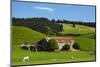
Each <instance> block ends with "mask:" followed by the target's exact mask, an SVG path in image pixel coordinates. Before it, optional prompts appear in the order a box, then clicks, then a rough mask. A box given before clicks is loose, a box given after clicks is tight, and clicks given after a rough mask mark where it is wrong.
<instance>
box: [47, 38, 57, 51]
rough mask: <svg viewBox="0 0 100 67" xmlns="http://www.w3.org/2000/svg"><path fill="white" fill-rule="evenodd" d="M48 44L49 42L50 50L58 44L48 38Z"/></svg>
mask: <svg viewBox="0 0 100 67" xmlns="http://www.w3.org/2000/svg"><path fill="white" fill-rule="evenodd" d="M48 44H49V46H50V49H51V50H55V49H58V48H59V46H58V45H57V42H56V41H55V40H53V39H51V40H49V41H48Z"/></svg>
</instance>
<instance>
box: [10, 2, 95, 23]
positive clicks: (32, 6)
mask: <svg viewBox="0 0 100 67" xmlns="http://www.w3.org/2000/svg"><path fill="white" fill-rule="evenodd" d="M12 16H13V17H17V18H32V17H47V18H49V19H56V20H57V19H61V20H63V19H64V20H70V21H83V22H95V6H80V5H69V4H66V5H64V4H48V3H34V2H16V1H13V2H12Z"/></svg>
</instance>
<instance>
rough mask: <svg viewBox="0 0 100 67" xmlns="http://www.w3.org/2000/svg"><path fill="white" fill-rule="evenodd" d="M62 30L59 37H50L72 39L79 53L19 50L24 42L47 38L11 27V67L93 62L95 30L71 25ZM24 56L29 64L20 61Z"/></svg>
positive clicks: (29, 30)
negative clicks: (76, 44)
mask: <svg viewBox="0 0 100 67" xmlns="http://www.w3.org/2000/svg"><path fill="white" fill-rule="evenodd" d="M63 29H64V30H63V31H62V32H61V33H62V35H61V36H54V35H52V36H51V37H54V38H55V37H68V36H70V37H73V38H75V39H76V41H77V43H78V44H79V46H80V48H81V50H80V51H78V52H70V51H60V52H44V51H41V52H31V51H27V50H23V49H21V48H19V45H21V44H23V43H24V42H28V43H32V42H37V41H39V40H40V39H42V38H45V37H48V36H46V35H44V34H42V33H40V32H37V31H34V30H32V29H30V28H27V27H22V26H12V65H27V64H46V63H62V62H80V61H95V48H96V44H95V28H92V27H88V26H84V25H76V27H75V28H73V27H72V24H63ZM25 56H29V57H30V62H28V63H27V62H26V63H24V62H23V61H22V59H23V57H25ZM71 57H74V59H71ZM55 59H56V60H55Z"/></svg>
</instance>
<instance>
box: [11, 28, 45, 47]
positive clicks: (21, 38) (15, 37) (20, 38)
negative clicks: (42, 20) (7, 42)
mask: <svg viewBox="0 0 100 67" xmlns="http://www.w3.org/2000/svg"><path fill="white" fill-rule="evenodd" d="M45 37H46V36H45V35H44V34H42V33H40V32H37V31H34V30H32V29H30V28H27V27H23V26H12V45H21V44H23V43H25V42H28V43H32V42H37V41H39V40H41V39H43V38H45Z"/></svg>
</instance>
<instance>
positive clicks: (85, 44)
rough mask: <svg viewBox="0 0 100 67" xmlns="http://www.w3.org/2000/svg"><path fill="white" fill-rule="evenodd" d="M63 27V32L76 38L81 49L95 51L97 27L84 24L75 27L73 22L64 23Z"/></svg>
mask: <svg viewBox="0 0 100 67" xmlns="http://www.w3.org/2000/svg"><path fill="white" fill-rule="evenodd" d="M63 29H64V31H63V32H62V34H63V35H64V36H71V37H73V38H75V39H76V41H77V42H78V44H79V45H80V48H81V50H85V51H93V52H95V48H96V46H95V45H96V41H95V34H96V33H95V28H93V27H88V26H84V25H76V27H75V28H73V27H72V24H63Z"/></svg>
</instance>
